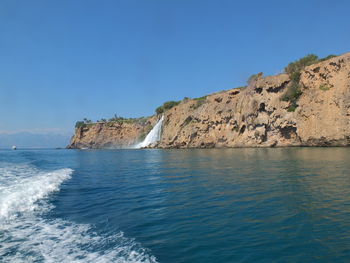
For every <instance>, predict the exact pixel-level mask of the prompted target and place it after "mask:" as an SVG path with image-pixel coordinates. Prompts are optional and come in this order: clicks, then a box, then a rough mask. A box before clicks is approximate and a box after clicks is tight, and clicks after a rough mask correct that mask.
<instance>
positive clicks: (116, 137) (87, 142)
mask: <svg viewBox="0 0 350 263" xmlns="http://www.w3.org/2000/svg"><path fill="white" fill-rule="evenodd" d="M155 122H156V116H152V117H149V118H142V119H128V120H119V121H108V122H98V123H91V124H86V125H82V126H81V127H78V128H76V129H75V134H74V136H73V137H72V139H71V142H70V144H69V145H68V147H67V148H70V149H75V148H77V149H84V148H89V149H100V148H132V147H133V146H134V145H136V144H137V143H139V142H140V141H142V140H143V139H144V137H145V136H146V135H147V133H148V132H149V131H150V130H151V129H152V126H153V125H154V124H155Z"/></svg>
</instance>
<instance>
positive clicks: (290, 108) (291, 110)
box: [287, 104, 298, 112]
mask: <svg viewBox="0 0 350 263" xmlns="http://www.w3.org/2000/svg"><path fill="white" fill-rule="evenodd" d="M297 106H298V105H294V104H292V105H290V106H289V107H288V109H287V111H288V112H294V111H295V110H296V109H297Z"/></svg>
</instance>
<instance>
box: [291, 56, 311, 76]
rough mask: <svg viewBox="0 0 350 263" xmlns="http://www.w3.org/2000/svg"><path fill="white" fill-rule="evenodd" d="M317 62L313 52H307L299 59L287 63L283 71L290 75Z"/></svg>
mask: <svg viewBox="0 0 350 263" xmlns="http://www.w3.org/2000/svg"><path fill="white" fill-rule="evenodd" d="M317 62H318V57H317V56H316V55H314V54H309V55H306V56H305V57H302V58H301V59H298V60H296V61H294V62H291V63H289V64H288V66H287V67H285V68H284V71H285V72H286V73H288V74H289V75H290V76H292V74H294V73H297V72H299V73H300V71H301V70H302V69H303V68H305V67H307V66H310V65H312V64H315V63H317Z"/></svg>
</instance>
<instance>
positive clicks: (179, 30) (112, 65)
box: [0, 0, 350, 132]
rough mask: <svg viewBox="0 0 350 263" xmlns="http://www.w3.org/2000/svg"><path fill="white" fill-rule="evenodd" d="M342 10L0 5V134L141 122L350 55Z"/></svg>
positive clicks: (123, 0) (172, 2)
mask: <svg viewBox="0 0 350 263" xmlns="http://www.w3.org/2000/svg"><path fill="white" fill-rule="evenodd" d="M349 10H350V1H347V0H334V1H329V0H327V1H324V0H318V1H281V0H279V1H247V0H246V1H233V0H232V1H228V0H212V1H205V0H196V1H195V0H138V1H135V0H119V1H118V0H114V1H97V0H96V1H89V0H80V1H79V0H69V1H68V0H66V1H63V0H59V1H48V0H41V1H39V0H38V1H36V0H32V1H24V0H23V1H16V0H2V1H1V2H0V19H1V23H0V131H5V130H6V131H12V132H16V131H19V130H29V131H30V130H32V131H41V132H43V131H51V130H59V131H68V132H72V131H73V127H74V124H75V121H76V120H80V119H82V118H84V117H87V118H91V119H92V120H96V119H99V118H102V117H105V118H108V117H111V116H112V115H113V114H114V113H117V114H118V115H121V116H124V117H137V116H147V115H151V114H153V112H154V109H155V108H156V107H157V106H159V105H160V104H162V103H163V102H164V101H167V100H180V99H182V98H183V97H184V96H187V97H198V96H202V95H205V94H208V93H212V92H215V91H219V90H223V89H230V88H234V87H237V86H240V85H244V84H245V81H246V79H247V78H248V76H249V75H251V74H252V73H256V72H260V71H263V72H264V73H265V74H267V75H269V74H276V73H279V72H281V70H282V69H283V67H284V66H285V65H286V64H288V62H290V61H293V60H295V59H297V58H299V57H301V56H304V55H306V54H308V53H315V54H317V55H319V56H326V55H328V54H342V53H345V52H349V51H350V45H349V43H350V18H349Z"/></svg>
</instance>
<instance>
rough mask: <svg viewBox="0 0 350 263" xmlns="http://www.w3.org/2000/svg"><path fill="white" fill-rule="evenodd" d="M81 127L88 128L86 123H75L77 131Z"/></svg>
mask: <svg viewBox="0 0 350 263" xmlns="http://www.w3.org/2000/svg"><path fill="white" fill-rule="evenodd" d="M80 127H86V123H85V122H83V121H77V122H76V123H75V128H76V129H77V128H80Z"/></svg>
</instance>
